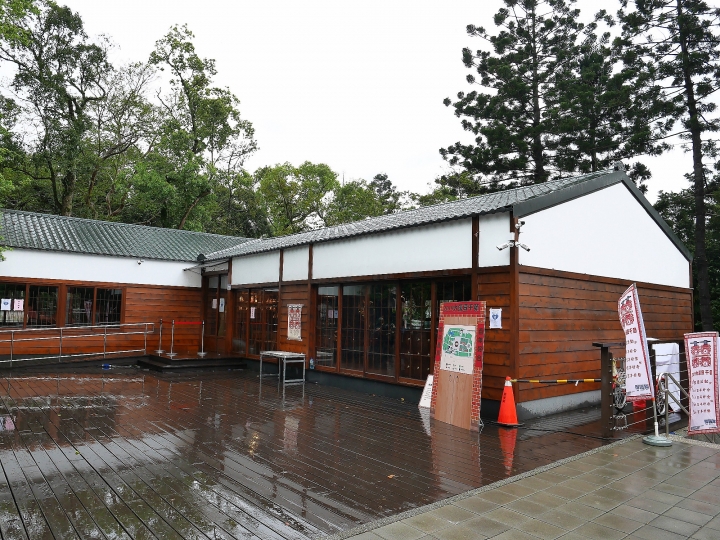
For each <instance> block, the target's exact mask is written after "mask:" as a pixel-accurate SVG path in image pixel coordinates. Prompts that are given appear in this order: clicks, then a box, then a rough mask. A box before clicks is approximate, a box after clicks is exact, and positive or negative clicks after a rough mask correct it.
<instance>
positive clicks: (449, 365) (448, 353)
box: [440, 324, 476, 373]
mask: <svg viewBox="0 0 720 540" xmlns="http://www.w3.org/2000/svg"><path fill="white" fill-rule="evenodd" d="M475 332H476V328H475V327H474V326H465V325H457V324H449V325H447V326H445V328H444V335H443V339H442V356H441V359H440V369H444V370H446V371H455V372H457V373H472V372H473V359H474V355H475Z"/></svg>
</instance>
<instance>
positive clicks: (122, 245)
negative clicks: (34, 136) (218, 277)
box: [0, 209, 248, 262]
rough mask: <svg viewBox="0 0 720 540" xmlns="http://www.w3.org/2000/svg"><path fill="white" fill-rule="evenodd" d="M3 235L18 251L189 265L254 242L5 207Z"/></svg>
mask: <svg viewBox="0 0 720 540" xmlns="http://www.w3.org/2000/svg"><path fill="white" fill-rule="evenodd" d="M0 237H2V240H0V243H2V245H6V246H8V247H12V248H17V249H41V250H46V251H63V252H70V253H86V254H92V255H112V256H117V257H139V258H143V259H159V260H167V261H188V262H189V261H195V260H196V259H197V257H198V255H199V254H201V253H202V254H207V253H212V252H214V251H220V250H225V249H229V248H232V247H235V246H238V245H240V244H242V243H244V242H247V241H248V239H247V238H240V237H233V236H222V235H219V234H208V233H199V232H193V231H179V230H177V229H163V228H160V227H146V226H143V225H129V224H127V223H114V222H110V221H96V220H92V219H81V218H74V217H65V216H56V215H52V214H38V213H35V212H23V211H19V210H4V209H0Z"/></svg>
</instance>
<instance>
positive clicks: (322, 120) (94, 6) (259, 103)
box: [60, 0, 691, 201]
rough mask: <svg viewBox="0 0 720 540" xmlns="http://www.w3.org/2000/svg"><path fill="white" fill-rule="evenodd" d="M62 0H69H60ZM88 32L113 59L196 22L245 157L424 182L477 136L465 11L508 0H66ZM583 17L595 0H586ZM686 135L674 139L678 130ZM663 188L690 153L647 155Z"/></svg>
mask: <svg viewBox="0 0 720 540" xmlns="http://www.w3.org/2000/svg"><path fill="white" fill-rule="evenodd" d="M60 3H63V0H60ZM65 4H67V5H69V6H70V7H71V8H73V9H74V10H76V11H79V12H80V14H81V15H82V17H83V19H84V21H85V24H86V28H87V30H88V33H90V34H91V35H96V34H100V33H104V34H106V35H108V36H110V37H111V38H112V40H113V41H114V42H115V43H116V44H117V45H118V47H119V49H118V50H116V51H115V52H114V53H113V55H114V58H113V59H114V61H115V62H121V63H122V62H125V61H130V60H146V59H147V58H148V56H149V54H150V52H151V51H152V50H153V47H154V43H155V41H156V40H157V39H159V38H160V37H162V36H163V35H164V34H165V33H166V32H167V30H168V29H169V27H170V26H171V25H173V24H183V23H187V24H188V25H189V27H190V29H191V30H192V31H193V32H194V33H195V36H196V39H195V46H196V49H197V51H198V53H199V54H200V56H202V57H207V58H214V59H215V60H216V61H217V70H218V77H217V79H216V84H218V85H220V86H228V87H229V88H230V89H231V90H232V91H233V92H234V93H235V94H236V95H237V96H238V97H239V98H240V101H241V112H242V114H243V116H244V117H245V118H246V119H248V120H250V121H251V122H252V123H253V125H254V126H255V129H256V138H257V141H258V144H259V147H260V150H259V151H258V152H257V153H256V154H255V155H254V156H253V157H252V158H251V159H250V160H249V161H248V162H247V163H246V166H247V167H248V168H249V169H250V170H255V169H256V168H258V167H260V166H263V165H273V164H275V163H281V162H285V161H289V162H291V163H293V164H299V163H301V162H303V161H305V160H309V161H312V162H322V163H327V164H328V165H330V167H332V168H333V170H335V171H337V172H338V173H339V174H340V175H341V177H342V176H343V175H344V177H345V179H348V180H350V179H355V178H365V179H368V180H369V179H371V178H372V177H373V176H374V175H375V174H377V173H380V172H385V173H387V174H388V175H389V176H390V179H391V180H392V181H393V182H394V183H395V184H396V185H398V186H399V187H400V188H401V189H403V190H412V191H416V192H426V191H428V189H429V188H428V184H429V183H431V182H432V181H433V180H434V178H436V177H437V176H438V175H439V174H442V173H443V172H444V171H446V166H445V164H444V162H443V160H442V159H441V158H440V155H439V154H438V149H439V148H440V147H443V146H447V145H449V144H452V143H454V142H456V141H458V140H467V135H465V134H464V132H463V130H462V129H461V127H460V122H459V120H458V119H457V118H456V117H455V116H454V114H453V113H452V110H451V109H450V108H447V107H445V106H444V105H443V103H442V101H443V99H444V98H445V97H451V98H452V97H454V96H455V95H456V94H457V92H458V91H460V90H467V89H469V88H470V86H469V85H468V84H467V83H466V82H465V76H466V74H467V72H468V71H467V70H466V69H465V67H464V66H463V64H462V61H461V50H462V48H463V46H470V47H471V48H473V49H475V48H478V47H479V46H480V43H479V41H478V40H477V39H474V40H473V39H470V38H469V37H468V36H467V35H466V33H465V26H466V25H467V24H470V23H472V24H476V25H478V26H479V25H485V26H486V27H492V15H493V14H494V13H495V12H496V11H497V8H498V7H499V6H500V4H501V2H500V1H499V0H446V1H444V2H440V1H427V0H383V1H378V0H363V1H350V0H302V1H297V0H275V1H273V0H262V1H248V0H204V1H202V2H199V1H197V0H194V1H187V0H142V1H141V0H122V1H112V2H111V1H108V0H102V1H98V0H65ZM579 5H580V7H581V8H583V7H585V6H587V8H586V9H584V10H583V16H584V18H586V17H588V16H589V15H590V14H591V13H592V12H593V11H594V10H595V9H597V7H598V3H597V2H590V1H588V0H581V1H580V2H579ZM603 7H606V8H608V9H612V10H615V5H614V2H613V3H612V4H611V3H607V4H604V6H603ZM675 142H677V141H675ZM643 161H644V162H645V163H647V164H648V165H649V166H650V168H651V170H652V172H653V179H652V180H651V181H650V183H649V187H650V193H649V195H650V199H651V200H653V201H654V199H655V197H656V193H657V191H658V190H660V189H662V190H665V191H669V190H677V189H680V188H683V187H685V186H686V181H685V180H684V178H683V174H684V173H686V172H688V171H689V170H690V169H691V159H690V155H689V154H685V153H683V152H682V151H681V150H679V149H678V150H676V151H675V152H673V153H672V155H667V156H663V157H661V158H653V159H652V160H651V159H647V158H644V159H643Z"/></svg>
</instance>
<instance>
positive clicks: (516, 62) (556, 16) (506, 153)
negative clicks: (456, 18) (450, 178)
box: [440, 0, 582, 183]
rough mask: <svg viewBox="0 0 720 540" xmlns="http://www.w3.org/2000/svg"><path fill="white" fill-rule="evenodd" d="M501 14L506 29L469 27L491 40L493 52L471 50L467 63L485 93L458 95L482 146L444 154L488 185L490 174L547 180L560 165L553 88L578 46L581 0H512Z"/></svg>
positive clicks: (459, 112) (458, 111)
mask: <svg viewBox="0 0 720 540" xmlns="http://www.w3.org/2000/svg"><path fill="white" fill-rule="evenodd" d="M504 3H505V7H503V8H501V9H500V10H499V11H498V12H497V14H496V15H495V17H494V23H495V25H496V26H497V27H498V28H499V32H498V34H497V35H492V36H491V35H489V34H488V33H487V31H486V30H485V28H483V27H476V26H474V25H469V26H468V27H467V32H468V35H470V36H471V37H478V38H480V39H482V40H484V41H486V42H487V43H488V44H489V45H490V47H491V48H492V52H490V51H483V50H478V51H476V52H475V53H473V52H471V51H470V49H468V48H465V49H463V62H464V64H465V66H466V67H468V68H474V69H475V70H476V71H477V74H478V76H479V78H478V79H476V78H475V76H474V75H468V77H467V80H468V82H469V83H471V84H473V83H476V82H477V84H479V85H480V86H481V87H482V88H483V89H485V91H475V90H474V91H472V92H469V93H467V94H466V93H464V92H460V93H458V100H457V101H456V102H454V103H452V102H451V101H450V99H449V98H446V99H445V101H444V103H445V105H446V106H450V105H451V104H452V105H453V107H454V109H455V115H456V116H458V117H460V118H462V126H463V129H465V130H466V131H469V132H471V133H472V134H473V136H474V137H475V141H474V144H462V143H460V142H457V143H455V144H454V145H451V146H449V147H448V148H443V149H441V150H440V154H441V155H442V157H443V158H444V159H446V160H447V161H448V162H449V163H450V165H452V166H459V167H460V168H461V169H462V170H465V171H467V172H468V173H470V174H471V175H473V177H477V178H478V179H479V180H480V181H481V182H483V181H485V178H486V177H487V176H492V177H495V178H497V179H499V180H500V181H501V182H506V181H519V182H521V183H534V182H544V181H545V180H547V179H548V178H549V177H550V174H551V172H552V171H553V170H554V169H555V168H556V166H555V164H554V162H553V159H552V156H551V155H550V154H549V152H548V147H549V146H551V145H552V144H553V140H554V138H555V133H556V128H555V126H554V125H553V124H552V122H551V120H552V118H551V117H549V116H548V115H547V114H546V109H547V107H548V105H549V101H550V100H551V99H552V97H553V96H552V94H551V90H552V88H553V86H554V85H556V84H557V83H558V81H557V76H558V74H559V73H562V69H561V68H562V66H563V65H564V63H566V62H568V61H569V60H570V59H572V57H573V54H574V53H575V50H576V41H577V36H578V33H579V32H580V31H581V30H582V25H581V24H580V23H579V22H578V16H579V10H577V9H572V8H571V6H572V4H573V3H574V0H569V1H568V2H566V1H565V0H504Z"/></svg>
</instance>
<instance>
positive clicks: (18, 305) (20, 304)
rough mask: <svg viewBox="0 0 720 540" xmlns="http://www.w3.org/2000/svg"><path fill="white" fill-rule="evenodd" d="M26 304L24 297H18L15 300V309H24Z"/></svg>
mask: <svg viewBox="0 0 720 540" xmlns="http://www.w3.org/2000/svg"><path fill="white" fill-rule="evenodd" d="M24 305H25V300H23V299H22V298H16V299H15V301H14V302H13V311H23V309H24Z"/></svg>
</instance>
